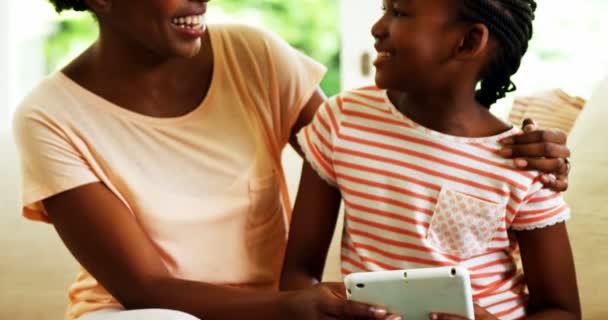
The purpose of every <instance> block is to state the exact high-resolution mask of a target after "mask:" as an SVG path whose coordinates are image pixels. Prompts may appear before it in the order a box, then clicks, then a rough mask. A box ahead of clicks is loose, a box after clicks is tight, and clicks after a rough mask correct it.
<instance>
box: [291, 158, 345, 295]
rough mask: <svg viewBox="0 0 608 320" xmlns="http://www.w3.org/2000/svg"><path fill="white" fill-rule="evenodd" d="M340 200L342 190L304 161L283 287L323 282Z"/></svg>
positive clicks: (305, 286) (303, 286) (304, 285)
mask: <svg viewBox="0 0 608 320" xmlns="http://www.w3.org/2000/svg"><path fill="white" fill-rule="evenodd" d="M340 200H341V196H340V192H339V191H338V190H337V189H336V188H334V187H332V186H330V185H329V184H328V183H327V182H325V181H324V180H323V179H322V178H321V177H319V175H318V174H317V172H316V171H315V170H314V169H313V168H312V167H311V166H310V164H308V163H307V162H304V165H303V168H302V177H301V179H300V187H299V192H298V196H297V198H296V203H295V207H294V211H293V217H292V221H291V228H290V232H289V241H288V243H287V253H286V255H285V262H284V264H283V272H282V274H281V285H280V287H281V290H293V289H301V288H307V287H310V286H312V285H314V284H316V283H318V282H319V281H321V278H322V276H323V267H324V265H325V259H326V257H327V250H328V248H329V244H330V242H331V238H332V236H333V233H334V229H335V226H336V220H337V219H338V211H339V209H340Z"/></svg>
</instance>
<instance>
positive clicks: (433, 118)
mask: <svg viewBox="0 0 608 320" xmlns="http://www.w3.org/2000/svg"><path fill="white" fill-rule="evenodd" d="M434 92H435V93H425V94H416V93H410V92H408V93H406V92H402V91H396V90H389V91H388V96H389V98H390V100H391V102H392V103H393V105H394V106H395V107H396V108H397V109H398V110H399V111H400V112H401V113H403V114H404V115H405V116H407V117H408V118H410V119H411V120H412V121H414V122H416V123H418V124H420V125H422V126H424V127H426V128H429V129H431V130H434V131H438V132H442V133H445V134H449V135H454V136H461V137H486V136H492V135H495V134H498V133H501V132H504V131H505V130H508V129H509V128H510V126H509V125H507V124H506V123H504V122H503V121H501V120H500V119H497V118H496V117H495V116H494V115H492V114H491V113H490V111H489V110H488V109H487V108H485V107H483V106H482V105H480V104H479V103H478V102H477V100H476V99H475V92H474V90H473V89H472V88H471V89H468V90H465V89H461V90H454V91H452V92H448V93H446V94H437V93H436V92H437V91H434Z"/></svg>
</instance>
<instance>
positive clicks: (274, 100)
mask: <svg viewBox="0 0 608 320" xmlns="http://www.w3.org/2000/svg"><path fill="white" fill-rule="evenodd" d="M209 32H210V36H211V43H212V47H213V54H214V59H215V67H214V73H213V78H212V82H211V86H210V88H209V92H208V94H207V96H206V98H205V99H204V100H203V101H202V103H201V104H200V106H198V107H197V108H196V109H195V110H193V111H192V112H190V113H189V114H186V115H184V116H180V117H174V118H154V117H149V116H145V115H142V114H138V113H135V112H132V111H129V110H127V109H124V108H121V107H119V106H117V105H114V104H112V103H111V102H109V101H107V100H104V99H103V98H102V97H100V96H97V95H95V94H93V93H92V92H90V91H87V90H86V89H84V88H83V87H80V86H79V85H78V84H76V83H75V82H73V81H72V80H70V79H69V78H68V77H67V76H65V75H64V74H63V73H55V74H53V75H51V76H49V77H48V78H47V79H45V80H43V81H42V82H41V83H40V84H39V85H38V87H36V88H35V89H34V90H33V92H32V93H30V95H29V96H28V97H26V98H25V100H24V101H23V102H22V104H21V105H20V107H19V108H18V111H17V113H16V115H15V119H14V130H15V137H16V140H17V145H18V149H19V152H20V156H21V166H22V176H23V178H22V179H23V186H22V204H23V215H24V216H25V217H27V218H29V219H33V220H39V221H45V222H49V220H48V217H47V214H46V212H45V210H44V207H43V206H42V203H41V200H43V199H45V198H48V197H50V196H53V195H55V194H58V193H60V192H63V191H66V190H69V189H73V188H76V187H79V186H82V185H85V184H89V183H94V182H102V183H104V184H105V185H106V186H107V187H108V188H109V189H110V190H111V191H112V192H113V193H114V194H115V195H116V196H117V197H118V198H119V199H120V200H121V201H122V202H123V203H124V205H125V206H126V207H127V208H128V209H129V211H130V212H131V213H132V214H133V215H134V216H135V217H136V218H137V221H138V222H139V223H140V225H141V227H142V228H143V229H144V231H145V232H146V233H147V234H148V236H149V237H150V238H151V239H152V241H153V242H154V244H155V246H156V247H157V248H158V251H159V253H160V254H161V256H162V259H163V261H164V262H165V264H166V266H167V268H168V269H169V270H170V272H171V273H172V274H173V275H174V276H175V277H177V278H183V279H189V280H196V281H203V282H210V283H216V284H227V285H236V286H245V287H254V288H259V289H266V290H273V289H276V288H277V283H278V278H279V273H280V270H279V269H280V266H281V264H282V258H283V252H284V247H285V244H286V236H287V230H286V225H287V223H288V221H287V220H288V218H287V217H288V215H287V214H286V212H284V211H285V210H283V208H282V206H281V191H282V190H281V186H282V185H284V183H282V182H284V181H282V177H283V172H282V169H281V167H280V164H279V163H280V161H278V160H277V159H280V151H281V150H282V148H283V147H284V146H285V145H286V144H287V142H288V140H289V136H290V131H291V127H292V125H293V124H294V122H295V121H296V119H297V116H298V115H299V112H300V110H301V108H302V107H303V106H304V105H305V103H306V102H307V101H308V99H309V98H310V97H311V96H312V94H313V93H314V90H315V89H316V88H317V87H318V85H319V82H320V80H321V78H322V77H323V74H324V72H325V68H324V67H323V66H321V65H320V64H318V63H317V62H315V61H313V60H312V59H310V58H308V57H306V56H304V55H303V54H301V53H299V52H298V51H296V50H294V49H293V48H291V47H290V46H288V45H287V44H286V43H285V42H283V41H282V40H280V39H279V38H277V37H276V36H274V35H273V34H271V33H269V32H267V31H265V30H260V29H257V28H252V27H248V26H242V25H211V26H210V27H209ZM283 191H284V190H283ZM69 299H70V305H69V308H68V312H67V319H76V318H78V317H79V316H81V315H82V314H84V313H87V312H91V311H94V310H98V309H102V308H108V307H120V305H119V303H118V302H117V301H116V300H115V299H114V298H113V297H112V296H111V295H110V294H109V293H108V292H107V291H106V290H105V289H104V288H103V287H102V286H101V285H100V284H99V283H98V282H97V281H96V280H95V279H94V278H93V277H92V276H91V275H90V274H89V273H88V272H87V271H86V270H84V269H82V268H81V271H80V273H79V275H78V277H77V279H76V281H75V283H74V284H73V285H72V286H71V287H70V289H69Z"/></svg>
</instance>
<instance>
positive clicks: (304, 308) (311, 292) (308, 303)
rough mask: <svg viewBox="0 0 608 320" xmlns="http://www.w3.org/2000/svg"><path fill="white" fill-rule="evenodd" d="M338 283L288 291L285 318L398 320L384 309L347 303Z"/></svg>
mask: <svg viewBox="0 0 608 320" xmlns="http://www.w3.org/2000/svg"><path fill="white" fill-rule="evenodd" d="M345 292H346V289H345V287H344V285H343V284H342V283H337V282H332V283H329V282H328V283H321V284H317V285H315V286H313V287H311V288H310V289H305V290H298V291H292V292H291V293H289V298H287V301H286V304H285V305H286V309H285V311H286V313H287V314H286V317H285V318H286V319H298V320H299V319H302V320H331V319H344V320H348V319H370V320H371V319H378V320H401V317H399V316H396V315H389V314H388V313H387V311H386V309H385V308H381V307H375V306H370V305H367V304H363V303H357V302H354V301H348V300H347V299H346V294H345Z"/></svg>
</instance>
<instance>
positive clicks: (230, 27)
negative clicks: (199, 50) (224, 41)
mask: <svg viewBox="0 0 608 320" xmlns="http://www.w3.org/2000/svg"><path fill="white" fill-rule="evenodd" d="M209 27H210V28H211V29H212V31H215V32H219V33H221V34H222V35H223V36H224V37H227V38H229V39H231V40H234V39H239V40H244V41H247V42H252V43H255V42H257V40H266V39H274V38H278V36H277V35H276V34H275V33H274V32H272V31H271V30H269V29H267V28H265V27H263V26H259V25H252V24H247V23H240V22H224V23H213V24H210V25H209Z"/></svg>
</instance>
